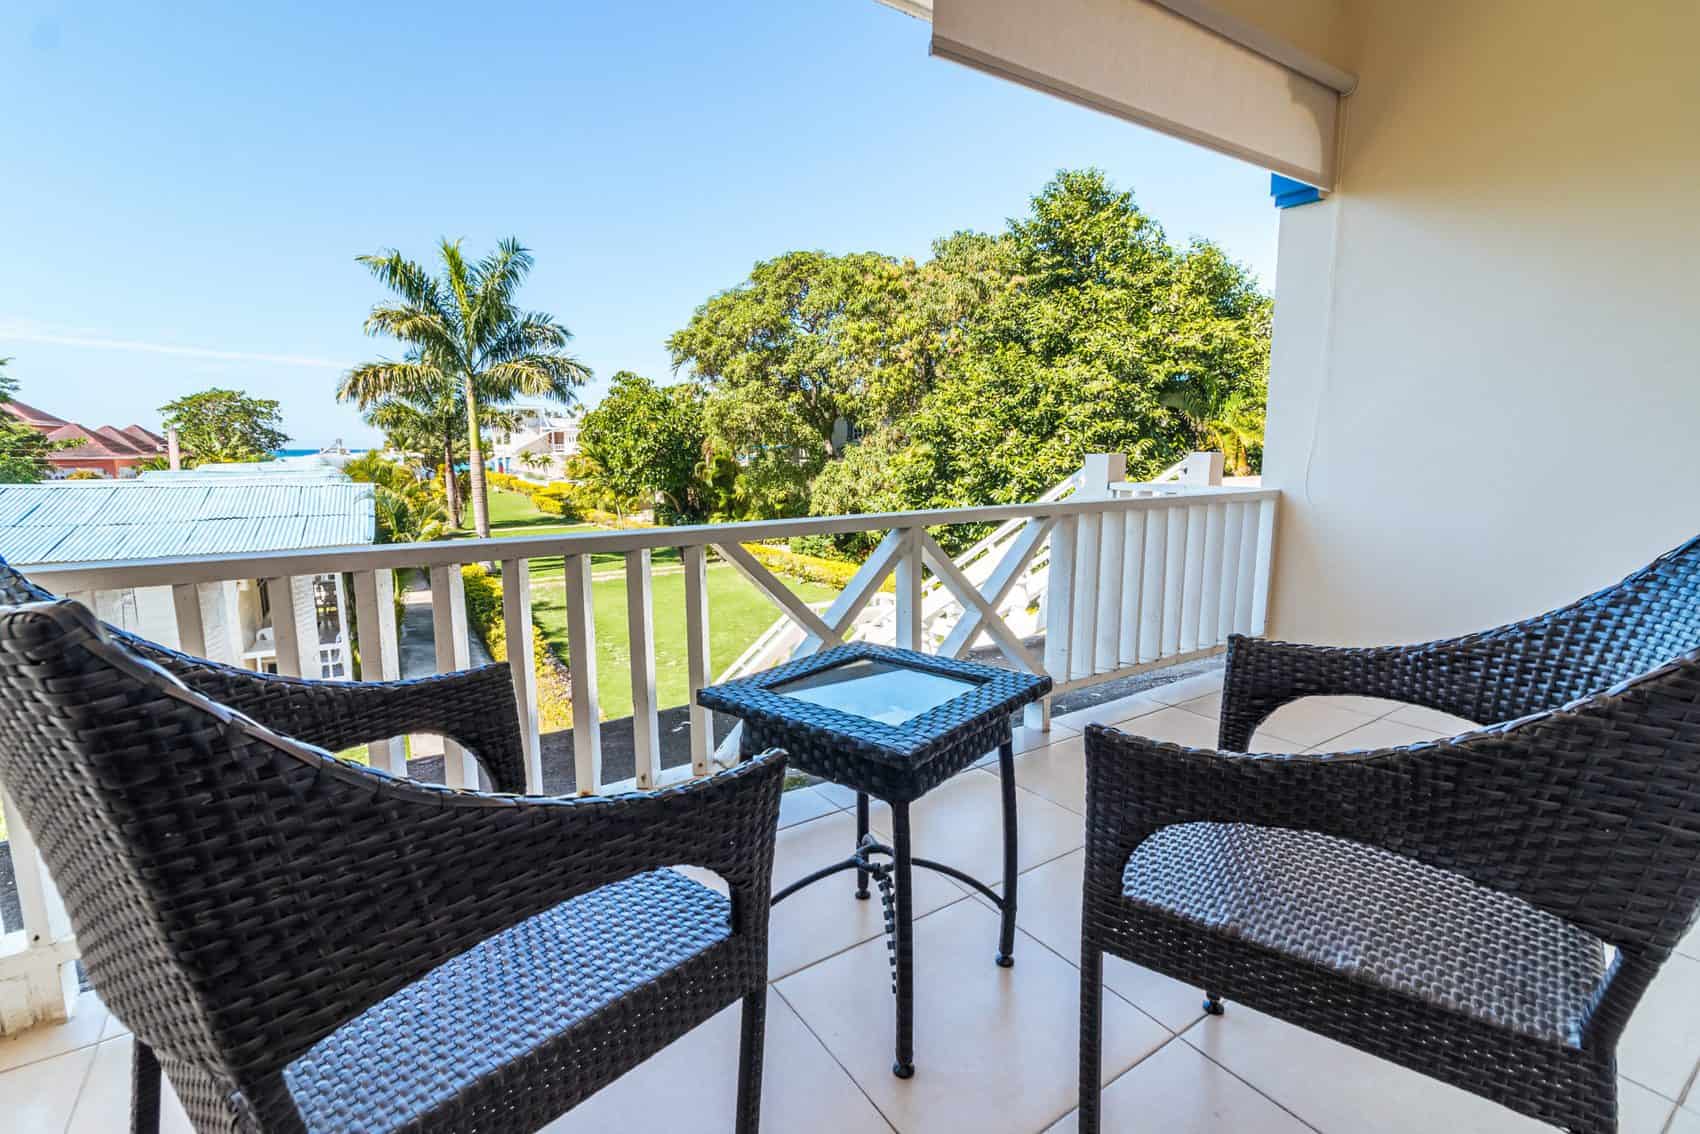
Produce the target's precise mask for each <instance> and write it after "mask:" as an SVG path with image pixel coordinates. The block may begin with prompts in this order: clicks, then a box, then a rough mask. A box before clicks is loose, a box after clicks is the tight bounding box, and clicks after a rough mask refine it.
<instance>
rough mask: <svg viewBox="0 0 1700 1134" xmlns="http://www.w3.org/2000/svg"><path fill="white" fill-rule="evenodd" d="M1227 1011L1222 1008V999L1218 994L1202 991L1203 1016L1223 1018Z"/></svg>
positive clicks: (1206, 990) (1207, 990)
mask: <svg viewBox="0 0 1700 1134" xmlns="http://www.w3.org/2000/svg"><path fill="white" fill-rule="evenodd" d="M1227 1012H1228V1010H1227V1009H1226V1008H1224V1007H1222V997H1221V995H1220V994H1219V993H1215V992H1211V991H1210V990H1209V989H1205V990H1204V1014H1205V1015H1206V1016H1224V1015H1226V1014H1227Z"/></svg>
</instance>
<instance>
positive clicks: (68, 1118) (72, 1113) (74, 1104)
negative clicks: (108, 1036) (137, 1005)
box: [59, 1025, 105, 1134]
mask: <svg viewBox="0 0 1700 1134" xmlns="http://www.w3.org/2000/svg"><path fill="white" fill-rule="evenodd" d="M104 1027H105V1025H102V1028H103V1029H104ZM95 1046H96V1047H99V1046H100V1045H99V1044H96V1045H95ZM77 1050H78V1051H82V1050H84V1049H83V1048H78V1049H77ZM99 1056H100V1052H98V1051H92V1052H90V1053H89V1062H88V1066H87V1067H84V1068H83V1077H82V1078H81V1079H79V1080H77V1092H76V1094H74V1095H72V1096H71V1109H70V1110H68V1111H66V1112H65V1125H64V1126H61V1127H60V1128H59V1129H60V1134H67V1132H68V1131H69V1130H70V1129H71V1123H72V1122H73V1121H75V1119H76V1117H77V1110H78V1108H80V1107H81V1106H82V1105H83V1092H84V1091H86V1090H88V1089H89V1080H90V1079H91V1078H93V1077H94V1065H95V1061H96V1060H97V1059H98V1058H99Z"/></svg>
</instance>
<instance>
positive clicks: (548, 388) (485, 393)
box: [478, 354, 590, 405]
mask: <svg viewBox="0 0 1700 1134" xmlns="http://www.w3.org/2000/svg"><path fill="white" fill-rule="evenodd" d="M589 374H590V371H589V370H588V369H587V368H586V367H585V365H584V364H583V363H582V362H580V361H579V360H578V359H576V358H572V357H570V356H568V355H564V354H527V355H521V356H520V357H518V358H513V359H509V360H507V361H506V362H497V363H493V364H491V365H490V366H488V367H487V368H485V370H484V373H483V374H482V375H481V376H480V380H479V383H478V386H479V393H480V396H481V397H482V398H483V399H484V400H486V401H488V402H492V403H494V402H506V401H512V400H513V399H514V398H518V397H528V398H550V399H552V400H554V401H557V402H560V403H561V404H563V405H572V404H573V403H574V402H575V401H576V400H577V394H576V393H575V391H576V390H577V389H578V387H579V386H581V385H583V384H584V381H585V379H586V378H587V377H588V376H589Z"/></svg>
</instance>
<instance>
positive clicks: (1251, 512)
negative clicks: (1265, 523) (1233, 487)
mask: <svg viewBox="0 0 1700 1134" xmlns="http://www.w3.org/2000/svg"><path fill="white" fill-rule="evenodd" d="M1261 514H1262V512H1261V509H1260V506H1259V505H1257V504H1255V503H1252V504H1241V505H1240V576H1239V581H1238V591H1239V593H1238V594H1236V595H1235V596H1234V633H1236V634H1250V633H1251V632H1252V630H1251V613H1252V611H1251V606H1252V595H1253V593H1254V591H1255V590H1256V586H1257V526H1258V517H1259V516H1260V515H1261Z"/></svg>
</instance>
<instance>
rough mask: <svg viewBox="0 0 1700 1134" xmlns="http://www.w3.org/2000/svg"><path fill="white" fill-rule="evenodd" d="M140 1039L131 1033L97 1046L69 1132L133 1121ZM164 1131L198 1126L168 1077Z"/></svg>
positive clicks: (97, 1131)
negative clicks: (133, 1075) (133, 1066)
mask: <svg viewBox="0 0 1700 1134" xmlns="http://www.w3.org/2000/svg"><path fill="white" fill-rule="evenodd" d="M135 1045H136V1041H135V1039H134V1038H133V1037H131V1036H129V1035H123V1036H119V1037H118V1038H117V1039H110V1040H107V1041H106V1042H105V1043H102V1044H101V1045H100V1046H99V1047H97V1048H96V1049H95V1055H94V1064H93V1066H91V1067H90V1068H89V1074H88V1080H87V1081H86V1082H85V1083H84V1084H83V1089H82V1093H81V1094H80V1095H78V1097H77V1109H76V1110H75V1111H73V1112H72V1114H71V1124H70V1126H68V1127H67V1128H66V1134H108V1132H109V1131H118V1130H127V1129H129V1124H130V1060H131V1053H132V1052H133V1051H134V1049H135ZM159 1129H160V1134H194V1126H193V1125H191V1124H190V1122H189V1116H188V1114H187V1113H185V1112H184V1110H183V1104H182V1103H180V1102H178V1101H177V1093H176V1092H175V1091H173V1090H172V1089H171V1083H170V1082H169V1081H167V1082H166V1083H165V1084H164V1089H163V1090H162V1091H161V1094H160V1106H159Z"/></svg>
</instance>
